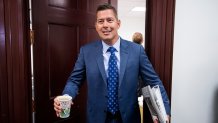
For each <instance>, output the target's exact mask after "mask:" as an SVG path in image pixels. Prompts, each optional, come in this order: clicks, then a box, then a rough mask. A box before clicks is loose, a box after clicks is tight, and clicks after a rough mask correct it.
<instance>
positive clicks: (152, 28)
mask: <svg viewBox="0 0 218 123" xmlns="http://www.w3.org/2000/svg"><path fill="white" fill-rule="evenodd" d="M175 2H176V0H146V22H145V26H146V27H145V33H146V34H145V50H146V53H147V54H148V57H149V59H150V61H151V63H152V65H153V67H154V69H155V71H156V72H157V74H158V75H159V77H160V79H161V80H162V82H163V85H164V87H165V89H166V91H167V94H168V96H169V99H170V100H171V87H172V64H173V61H172V59H173V37H174V18H175ZM145 105H146V104H145ZM145 108H147V107H145ZM143 114H144V119H145V120H144V122H146V123H152V119H151V117H150V113H149V110H148V109H145V110H144V113H143Z"/></svg>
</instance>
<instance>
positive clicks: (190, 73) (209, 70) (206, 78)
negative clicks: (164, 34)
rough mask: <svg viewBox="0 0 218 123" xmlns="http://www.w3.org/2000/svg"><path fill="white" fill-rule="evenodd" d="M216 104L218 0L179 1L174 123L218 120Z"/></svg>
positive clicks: (175, 46)
mask: <svg viewBox="0 0 218 123" xmlns="http://www.w3.org/2000/svg"><path fill="white" fill-rule="evenodd" d="M217 105H218V0H176V12H175V32H174V54H173V79H172V118H171V120H172V123H218V121H217V119H218V118H216V117H218V113H217V112H218V109H217V107H218V106H217ZM215 118H216V121H214V120H215Z"/></svg>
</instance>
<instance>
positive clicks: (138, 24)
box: [119, 17, 145, 41]
mask: <svg viewBox="0 0 218 123" xmlns="http://www.w3.org/2000/svg"><path fill="white" fill-rule="evenodd" d="M120 20H121V27H120V29H119V34H120V36H121V37H122V38H124V39H127V40H130V41H132V36H133V34H134V33H135V32H141V33H142V34H143V38H145V35H144V34H145V18H134V17H120Z"/></svg>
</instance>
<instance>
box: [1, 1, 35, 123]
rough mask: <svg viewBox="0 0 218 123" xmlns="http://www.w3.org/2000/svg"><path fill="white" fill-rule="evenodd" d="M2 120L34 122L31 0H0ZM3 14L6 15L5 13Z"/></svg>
mask: <svg viewBox="0 0 218 123" xmlns="http://www.w3.org/2000/svg"><path fill="white" fill-rule="evenodd" d="M0 2H1V6H0V8H1V17H2V18H3V19H1V20H3V21H1V22H0V24H1V26H2V28H1V29H2V30H1V31H2V32H1V36H2V37H1V39H0V40H1V41H0V42H1V45H0V49H1V50H0V52H1V55H0V59H1V61H0V63H1V65H0V73H1V75H0V78H1V80H0V85H1V86H0V90H1V92H0V97H1V99H0V104H1V105H0V113H1V117H0V121H1V122H2V123H18V122H22V123H30V122H31V116H32V114H31V79H30V75H31V74H30V57H29V56H30V55H29V47H30V45H29V42H28V35H29V34H28V22H29V21H28V1H27V0H1V1H0ZM2 15H3V16H2Z"/></svg>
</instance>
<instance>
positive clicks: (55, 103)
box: [54, 96, 61, 117]
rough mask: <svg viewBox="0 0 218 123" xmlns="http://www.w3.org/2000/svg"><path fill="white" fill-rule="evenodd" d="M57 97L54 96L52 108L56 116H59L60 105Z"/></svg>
mask: <svg viewBox="0 0 218 123" xmlns="http://www.w3.org/2000/svg"><path fill="white" fill-rule="evenodd" d="M57 97H58V96H57ZM57 97H55V99H54V110H55V112H56V115H57V117H60V113H61V106H60V102H59V101H58V99H57Z"/></svg>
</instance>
